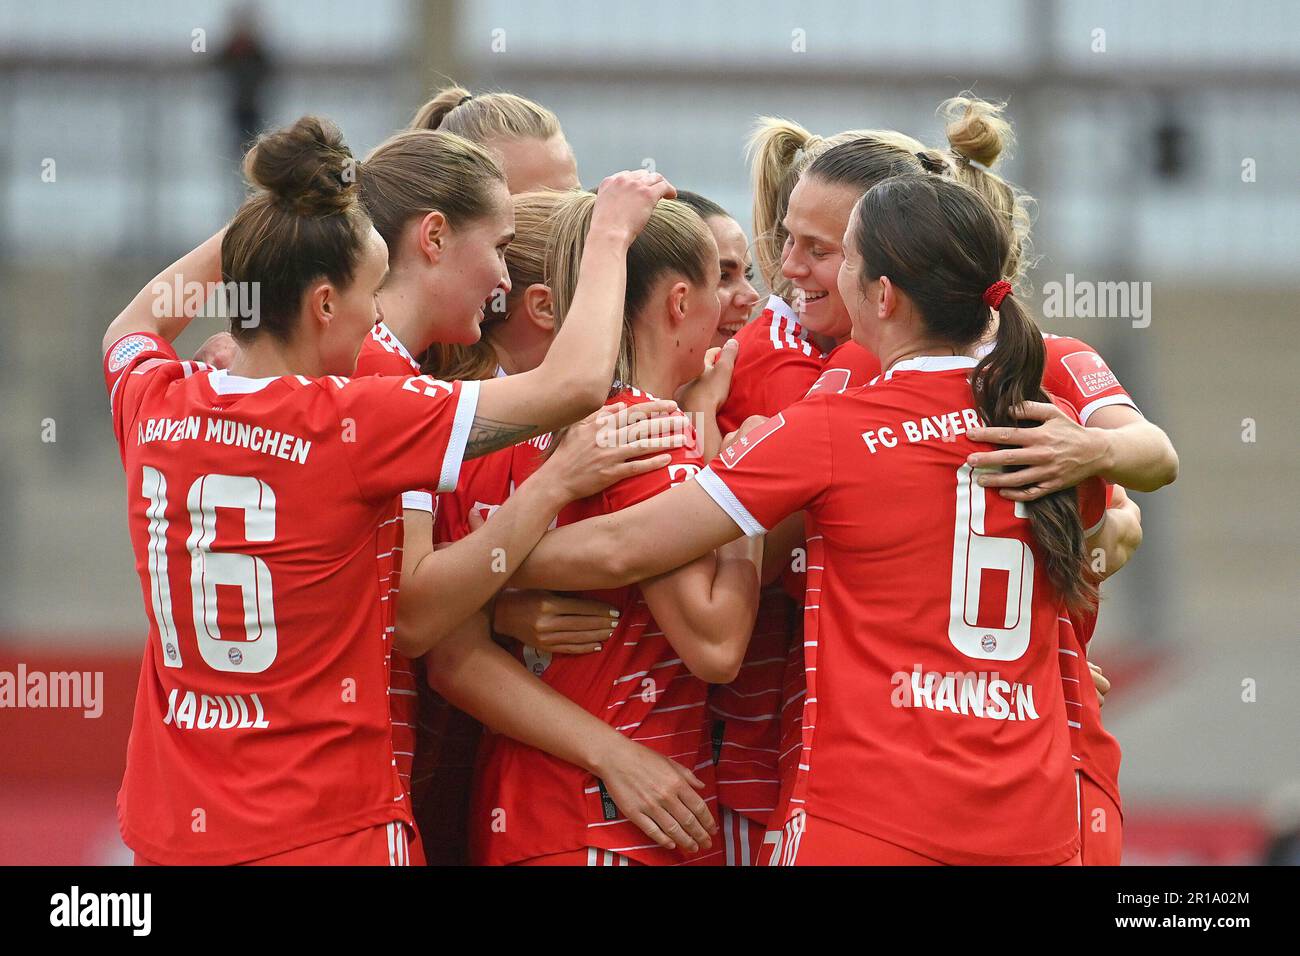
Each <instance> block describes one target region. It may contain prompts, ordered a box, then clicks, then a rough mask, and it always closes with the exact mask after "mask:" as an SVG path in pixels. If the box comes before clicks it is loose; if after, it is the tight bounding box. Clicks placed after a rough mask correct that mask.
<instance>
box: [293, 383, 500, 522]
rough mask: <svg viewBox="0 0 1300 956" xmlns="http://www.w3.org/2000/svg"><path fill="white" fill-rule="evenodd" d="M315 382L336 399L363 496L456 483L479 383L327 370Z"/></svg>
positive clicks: (444, 488)
mask: <svg viewBox="0 0 1300 956" xmlns="http://www.w3.org/2000/svg"><path fill="white" fill-rule="evenodd" d="M317 384H318V385H319V386H320V387H321V388H324V389H326V390H327V391H329V393H330V394H331V395H332V397H333V399H334V404H335V408H336V412H337V414H338V418H339V425H340V431H341V433H342V435H343V446H342V447H343V448H344V452H345V454H347V455H348V458H349V464H350V465H351V466H352V471H353V474H354V475H355V476H356V479H357V485H358V486H359V487H360V489H361V493H362V495H363V496H364V497H365V498H367V499H369V500H383V499H388V498H395V497H397V496H399V495H401V494H402V493H403V492H407V491H410V490H411V489H431V488H436V490H437V491H450V490H451V489H453V488H455V487H456V483H457V481H458V480H459V477H460V466H461V462H462V460H463V459H464V456H465V446H466V444H467V442H468V441H469V432H470V426H471V425H472V424H473V422H474V412H475V410H476V408H477V407H478V389H479V383H478V382H474V381H467V382H442V381H438V380H437V379H434V378H431V377H430V376H428V375H417V376H413V377H410V378H399V377H397V376H369V377H366V378H359V379H346V378H334V377H327V378H323V379H319V380H318V382H317Z"/></svg>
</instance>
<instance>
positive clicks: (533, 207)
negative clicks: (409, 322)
mask: <svg viewBox="0 0 1300 956" xmlns="http://www.w3.org/2000/svg"><path fill="white" fill-rule="evenodd" d="M568 195H569V194H568V193H564V192H556V191H554V190H538V191H537V192H527V193H518V194H516V195H514V196H511V197H510V201H511V203H512V204H513V205H514V210H515V237H514V239H512V240H510V245H509V246H507V247H506V268H507V269H508V270H509V272H510V294H509V295H508V296H507V297H506V300H505V315H497V314H494V313H488V315H487V318H486V320H485V321H484V323H483V337H482V338H481V339H479V340H478V341H477V342H475V343H474V344H473V345H440V344H437V343H435V344H434V345H433V346H431V347H430V349H429V351H428V353H427V356H426V358H425V362H424V371H426V372H428V373H429V374H430V375H434V376H436V377H437V378H440V379H444V380H447V381H452V380H455V379H486V378H491V377H492V376H493V375H495V374H496V370H497V366H498V364H499V362H498V360H497V353H496V349H495V348H494V347H493V345H492V333H493V331H494V330H495V328H496V326H497V325H499V324H500V323H501V322H503V321H505V318H506V317H507V316H509V315H510V313H511V312H512V311H514V308H515V306H516V305H517V304H518V303H519V299H520V298H521V297H522V296H523V294H524V291H525V290H526V289H527V288H528V287H529V286H530V285H536V284H538V283H540V284H542V285H549V282H548V281H547V278H546V248H547V245H548V244H549V241H550V236H551V221H552V219H553V218H554V216H555V213H556V211H557V210H558V209H559V208H560V206H561V205H562V204H563V202H564V201H565V198H566V197H567V196H568ZM495 301H496V300H494V304H495Z"/></svg>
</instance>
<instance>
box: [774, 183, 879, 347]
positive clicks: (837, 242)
mask: <svg viewBox="0 0 1300 956" xmlns="http://www.w3.org/2000/svg"><path fill="white" fill-rule="evenodd" d="M859 195H860V194H859V193H858V192H857V190H855V189H853V188H852V187H849V186H838V185H831V184H829V183H825V182H822V181H821V180H820V179H817V178H816V177H814V176H803V177H801V178H800V179H799V182H798V183H796V184H795V187H794V191H793V192H791V193H790V205H789V208H788V209H787V210H786V214H785V228H786V231H787V232H788V233H789V238H788V239H786V243H785V249H784V250H783V251H782V257H781V274H782V275H783V276H785V278H787V279H789V280H790V282H791V283H792V284H793V286H794V290H795V291H794V300H795V301H794V302H792V303H791V305H792V306H794V309H795V311H796V312H798V313H799V321H800V323H802V324H803V325H804V327H806V328H807V329H808V330H809V331H811V332H815V333H817V334H818V335H825V336H828V337H830V338H833V339H835V340H836V341H837V342H841V341H844V340H846V339H847V338H848V337H849V333H850V331H851V329H852V324H851V322H850V321H849V314H848V312H847V310H846V309H845V306H844V300H843V299H842V298H841V297H840V293H839V288H838V281H839V272H840V263H841V262H843V260H844V231H845V229H846V227H847V226H848V222H849V215H850V214H851V213H852V211H853V206H854V204H855V203H857V201H858V198H859Z"/></svg>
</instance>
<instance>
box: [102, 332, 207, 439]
mask: <svg viewBox="0 0 1300 956" xmlns="http://www.w3.org/2000/svg"><path fill="white" fill-rule="evenodd" d="M176 361H179V359H178V358H177V356H176V350H175V349H173V348H172V346H171V343H170V342H168V341H167V340H166V339H164V338H161V337H160V336H157V335H154V334H153V333H151V332H130V333H128V334H126V335H124V336H122V337H121V338H120V339H118V340H117V341H116V342H114V343H113V344H112V346H110V347H109V349H108V351H107V352H105V353H104V387H105V388H107V389H108V407H109V411H110V412H111V413H112V416H113V430H114V433H115V434H116V435H117V437H118V441H119V442H120V441H121V437H122V434H123V430H124V428H125V426H126V424H127V423H129V422H130V421H131V420H132V419H133V418H134V417H135V413H136V410H137V407H138V406H139V403H140V399H141V397H142V396H143V395H144V386H145V380H146V379H147V378H148V375H149V373H150V372H152V371H154V370H156V369H158V368H160V367H162V366H163V365H166V364H168V363H171V362H176ZM189 364H191V365H193V366H194V369H193V370H198V369H203V368H207V366H206V365H203V364H202V363H200V362H192V363H189Z"/></svg>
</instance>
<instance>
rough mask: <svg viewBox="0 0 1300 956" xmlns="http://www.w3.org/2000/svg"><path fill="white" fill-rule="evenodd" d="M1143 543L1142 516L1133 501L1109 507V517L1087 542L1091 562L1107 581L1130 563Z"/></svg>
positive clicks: (1099, 574)
mask: <svg viewBox="0 0 1300 956" xmlns="http://www.w3.org/2000/svg"><path fill="white" fill-rule="evenodd" d="M1141 545H1142V519H1141V516H1140V513H1139V512H1138V509H1137V507H1136V505H1133V504H1132V503H1131V502H1130V503H1126V504H1125V505H1123V506H1121V507H1117V508H1108V509H1107V510H1106V520H1105V521H1104V522H1103V523H1102V526H1101V528H1100V529H1099V530H1098V531H1097V533H1096V534H1094V535H1093V536H1092V537H1090V538H1089V539H1088V541H1087V548H1088V554H1089V555H1090V556H1091V562H1090V563H1091V565H1092V568H1093V570H1094V571H1095V572H1096V573H1097V575H1098V576H1099V577H1100V578H1101V579H1102V580H1105V579H1106V578H1108V577H1110V576H1111V575H1112V574H1114V573H1115V572H1116V571H1118V570H1120V568H1122V567H1124V565H1125V564H1127V563H1128V561H1129V559H1130V558H1131V557H1132V556H1133V553H1134V552H1135V551H1137V549H1138V548H1139V547H1141Z"/></svg>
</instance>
